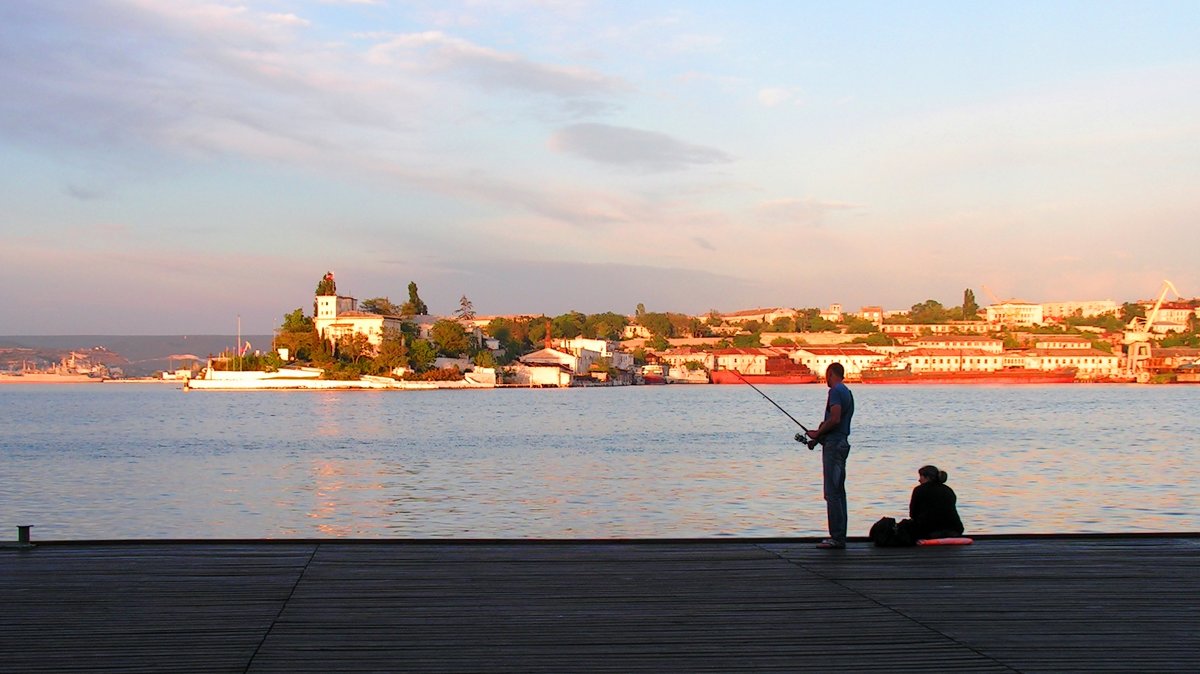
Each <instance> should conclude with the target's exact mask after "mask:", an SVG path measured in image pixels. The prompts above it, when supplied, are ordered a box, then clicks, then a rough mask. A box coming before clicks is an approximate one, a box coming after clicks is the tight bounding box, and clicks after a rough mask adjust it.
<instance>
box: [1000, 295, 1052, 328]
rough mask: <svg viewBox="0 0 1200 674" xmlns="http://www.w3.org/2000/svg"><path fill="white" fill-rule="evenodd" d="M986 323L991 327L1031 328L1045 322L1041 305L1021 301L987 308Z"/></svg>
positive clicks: (1005, 302) (1010, 301) (1012, 301)
mask: <svg viewBox="0 0 1200 674" xmlns="http://www.w3.org/2000/svg"><path fill="white" fill-rule="evenodd" d="M987 321H988V323H991V324H993V325H1004V326H1031V325H1041V324H1042V323H1043V322H1045V319H1044V317H1043V315H1042V305H1040V304H1034V303H1033V302H1025V301H1023V300H1006V301H1004V302H1000V303H999V304H991V305H988V306H987Z"/></svg>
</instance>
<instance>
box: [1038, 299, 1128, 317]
mask: <svg viewBox="0 0 1200 674" xmlns="http://www.w3.org/2000/svg"><path fill="white" fill-rule="evenodd" d="M1120 309H1121V307H1120V306H1119V305H1118V304H1117V303H1116V302H1114V301H1112V300H1088V301H1083V302H1043V303H1042V318H1043V319H1045V320H1052V319H1053V320H1062V319H1065V318H1071V317H1079V318H1094V317H1096V316H1103V315H1105V314H1116V313H1117V312H1118V311H1119V310H1120Z"/></svg>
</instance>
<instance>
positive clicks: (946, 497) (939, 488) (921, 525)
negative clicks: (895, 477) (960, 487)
mask: <svg viewBox="0 0 1200 674" xmlns="http://www.w3.org/2000/svg"><path fill="white" fill-rule="evenodd" d="M946 477H947V476H946V471H944V470H938V468H937V466H922V467H921V470H919V471H917V480H918V481H919V482H920V484H918V485H917V486H916V487H915V488H913V492H912V499H911V500H910V501H909V503H908V519H907V520H904V521H903V522H901V523H900V526H901V528H905V529H907V533H908V534H910V535H911V536H912V538H913V540H920V539H925V538H954V537H957V536H962V535H963V524H962V520H961V519H959V518H958V508H957V504H958V496H956V495H955V493H954V490H953V489H951V488H950V487H949V486H947V485H946Z"/></svg>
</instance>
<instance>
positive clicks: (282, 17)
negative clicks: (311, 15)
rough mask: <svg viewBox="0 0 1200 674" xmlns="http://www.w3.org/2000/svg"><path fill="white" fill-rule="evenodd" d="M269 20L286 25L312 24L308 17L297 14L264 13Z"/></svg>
mask: <svg viewBox="0 0 1200 674" xmlns="http://www.w3.org/2000/svg"><path fill="white" fill-rule="evenodd" d="M264 18H266V19H267V20H268V21H271V22H273V23H278V24H280V25H284V26H311V25H312V22H311V21H309V20H308V19H302V18H300V17H298V16H296V15H295V14H290V13H289V14H266V15H264Z"/></svg>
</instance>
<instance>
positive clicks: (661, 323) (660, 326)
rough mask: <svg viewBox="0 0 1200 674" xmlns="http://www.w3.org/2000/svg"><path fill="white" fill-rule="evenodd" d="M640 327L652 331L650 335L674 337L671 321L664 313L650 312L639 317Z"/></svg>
mask: <svg viewBox="0 0 1200 674" xmlns="http://www.w3.org/2000/svg"><path fill="white" fill-rule="evenodd" d="M638 325H641V326H642V327H643V328H646V329H647V330H649V331H650V334H653V335H661V336H663V337H672V336H673V334H672V332H671V319H670V317H668V316H667V315H666V314H664V313H657V312H649V313H644V314H642V315H641V316H639V317H638Z"/></svg>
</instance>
